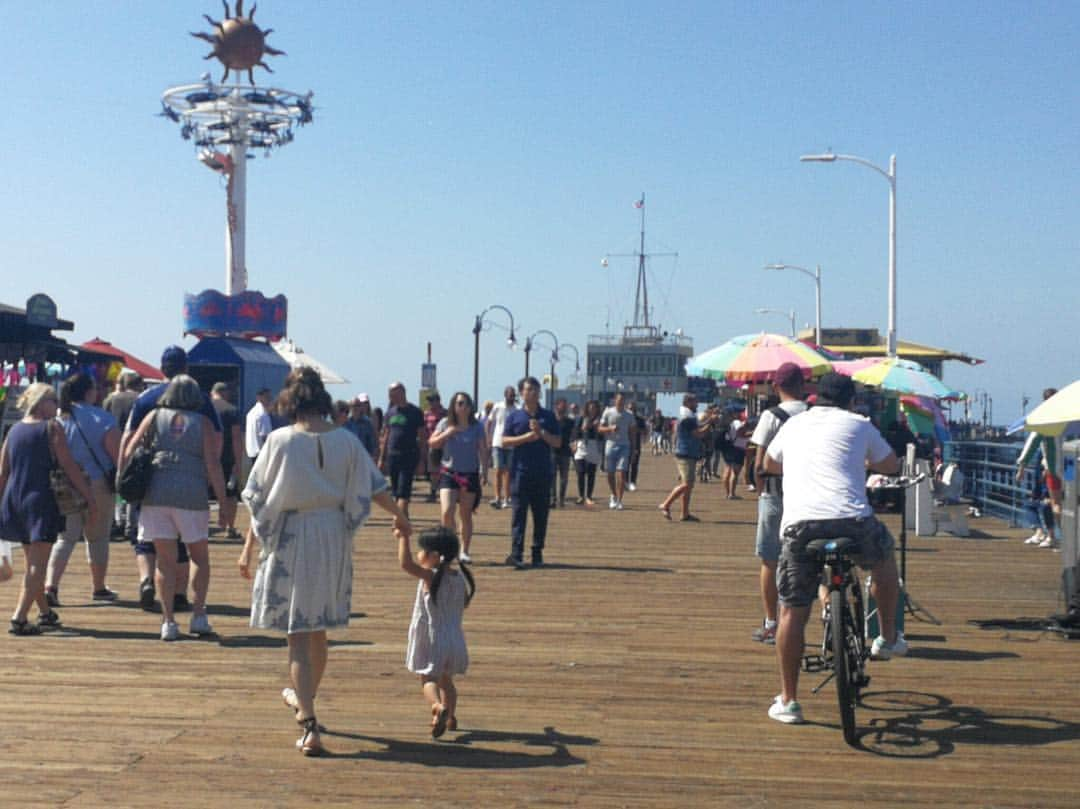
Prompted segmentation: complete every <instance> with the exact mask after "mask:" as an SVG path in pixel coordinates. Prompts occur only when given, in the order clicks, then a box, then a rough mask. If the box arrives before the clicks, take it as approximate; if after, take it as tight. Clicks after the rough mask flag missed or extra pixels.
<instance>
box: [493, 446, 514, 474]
mask: <svg viewBox="0 0 1080 809" xmlns="http://www.w3.org/2000/svg"><path fill="white" fill-rule="evenodd" d="M513 457H514V450H513V448H512V447H492V448H491V465H492V466H494V467H495V468H496V469H509V468H510V461H511V460H512V459H513Z"/></svg>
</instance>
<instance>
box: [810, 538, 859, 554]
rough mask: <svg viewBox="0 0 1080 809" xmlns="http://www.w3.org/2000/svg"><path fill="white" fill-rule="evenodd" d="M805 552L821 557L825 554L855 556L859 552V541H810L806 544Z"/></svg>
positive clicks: (849, 539) (833, 539) (844, 539)
mask: <svg viewBox="0 0 1080 809" xmlns="http://www.w3.org/2000/svg"><path fill="white" fill-rule="evenodd" d="M806 550H808V551H810V553H813V554H816V555H818V556H821V555H822V554H825V553H842V554H847V555H851V554H856V553H858V552H859V540H857V539H854V538H853V537H836V538H827V539H812V540H810V541H809V542H807V543H806Z"/></svg>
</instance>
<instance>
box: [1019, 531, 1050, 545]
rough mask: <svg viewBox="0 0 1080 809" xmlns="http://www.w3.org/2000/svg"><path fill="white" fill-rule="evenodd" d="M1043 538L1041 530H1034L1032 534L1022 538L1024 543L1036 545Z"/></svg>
mask: <svg viewBox="0 0 1080 809" xmlns="http://www.w3.org/2000/svg"><path fill="white" fill-rule="evenodd" d="M1043 539H1045V537H1044V536H1043V533H1042V531H1036V532H1035V533H1034V534H1032V535H1031V536H1029V537H1028V538H1027V539H1025V540H1024V544H1025V545H1038V544H1039V543H1041V542H1042V541H1043Z"/></svg>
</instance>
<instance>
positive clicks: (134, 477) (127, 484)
mask: <svg viewBox="0 0 1080 809" xmlns="http://www.w3.org/2000/svg"><path fill="white" fill-rule="evenodd" d="M155 409H156V408H155ZM150 425H151V429H152V430H153V431H154V438H156V437H157V418H156V416H155V418H154V420H153V421H151V422H150ZM149 434H150V430H147V435H149ZM154 438H151V439H149V441H147V440H145V438H144V441H143V443H141V444H139V445H138V446H137V447H135V449H134V450H133V451H132V453H131V457H130V458H129V459H128V462H127V463H126V464H125V465H124V468H123V469H121V470H120V474H119V476H118V477H117V480H116V493H117V494H119V495H120V496H121V497H122V498H124V500H126V501H127V502H128V503H138V502H139V501H141V500H142V499H143V498H144V497H145V496H146V491H147V489H149V488H150V479H151V478H152V477H153V476H154V447H153V444H154ZM147 444H149V446H147Z"/></svg>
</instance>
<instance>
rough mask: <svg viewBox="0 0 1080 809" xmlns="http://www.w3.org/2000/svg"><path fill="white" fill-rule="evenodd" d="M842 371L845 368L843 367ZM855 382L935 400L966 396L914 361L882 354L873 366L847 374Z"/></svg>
mask: <svg viewBox="0 0 1080 809" xmlns="http://www.w3.org/2000/svg"><path fill="white" fill-rule="evenodd" d="M840 372H841V373H843V369H840ZM848 375H849V376H850V377H851V378H852V379H854V380H855V381H856V382H861V383H862V384H864V385H868V386H870V387H875V388H881V389H882V390H887V391H892V392H893V393H901V394H909V395H912V396H929V397H930V398H932V399H964V398H966V394H964V393H961V392H960V391H955V390H953V389H952V388H950V387H949V386H948V385H946V384H945V383H944V382H942V381H941V380H940V379H938V378H937V377H936V376H934V375H933V374H932V373H930V372H929V371H927V370H926V369H925V368H924V367H923V366H921V365H919V363H917V362H913V361H912V360H902V359H900V358H899V357H882V358H880V359H878V361H877V362H875V363H874V364H872V365H868V366H867V367H865V368H861V369H859V370H856V371H854V372H853V373H849V374H848Z"/></svg>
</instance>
